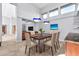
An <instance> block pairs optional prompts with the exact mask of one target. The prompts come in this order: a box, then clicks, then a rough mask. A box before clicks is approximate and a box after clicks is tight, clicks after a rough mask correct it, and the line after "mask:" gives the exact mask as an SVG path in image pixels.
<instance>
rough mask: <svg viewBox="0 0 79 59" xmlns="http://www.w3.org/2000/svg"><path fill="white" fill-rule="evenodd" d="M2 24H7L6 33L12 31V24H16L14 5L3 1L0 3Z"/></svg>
mask: <svg viewBox="0 0 79 59" xmlns="http://www.w3.org/2000/svg"><path fill="white" fill-rule="evenodd" d="M2 18H3V20H2V25H7V33H8V34H11V33H12V26H13V25H16V6H14V5H12V4H9V3H3V4H2Z"/></svg>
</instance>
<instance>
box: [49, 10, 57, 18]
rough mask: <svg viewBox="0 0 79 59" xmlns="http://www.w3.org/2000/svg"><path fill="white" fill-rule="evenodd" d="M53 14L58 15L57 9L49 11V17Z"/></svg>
mask: <svg viewBox="0 0 79 59" xmlns="http://www.w3.org/2000/svg"><path fill="white" fill-rule="evenodd" d="M54 16H58V10H54V11H52V12H50V13H49V17H54Z"/></svg>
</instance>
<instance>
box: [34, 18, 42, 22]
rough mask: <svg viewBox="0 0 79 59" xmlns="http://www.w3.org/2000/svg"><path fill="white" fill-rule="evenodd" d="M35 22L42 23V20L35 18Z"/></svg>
mask: <svg viewBox="0 0 79 59" xmlns="http://www.w3.org/2000/svg"><path fill="white" fill-rule="evenodd" d="M33 21H35V22H40V21H41V18H33Z"/></svg>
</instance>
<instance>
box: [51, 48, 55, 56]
mask: <svg viewBox="0 0 79 59" xmlns="http://www.w3.org/2000/svg"><path fill="white" fill-rule="evenodd" d="M51 52H52V56H53V55H54V54H53V48H52V47H51Z"/></svg>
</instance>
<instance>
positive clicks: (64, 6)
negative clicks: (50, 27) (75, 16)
mask: <svg viewBox="0 0 79 59" xmlns="http://www.w3.org/2000/svg"><path fill="white" fill-rule="evenodd" d="M73 5H75V3H69V4H66V5H63V6H61V7H60V13H61V15H63V14H67V13H71V12H74V11H75V9H76V8H75V6H76V5H75V6H74V11H72V10H71V11H70V12H64V13H62V9H64V8H67V7H70V6H73Z"/></svg>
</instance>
